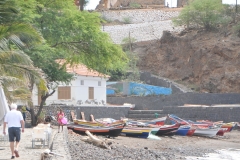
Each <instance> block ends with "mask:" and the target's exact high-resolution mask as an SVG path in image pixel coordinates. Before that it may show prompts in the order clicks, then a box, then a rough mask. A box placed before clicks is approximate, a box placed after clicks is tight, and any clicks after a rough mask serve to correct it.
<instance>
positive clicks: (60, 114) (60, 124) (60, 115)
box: [57, 109, 64, 133]
mask: <svg viewBox="0 0 240 160" xmlns="http://www.w3.org/2000/svg"><path fill="white" fill-rule="evenodd" d="M63 118H64V113H63V111H62V109H60V110H59V113H58V114H57V121H58V133H59V132H60V126H62V131H63V125H64V124H63V123H62V119H63Z"/></svg>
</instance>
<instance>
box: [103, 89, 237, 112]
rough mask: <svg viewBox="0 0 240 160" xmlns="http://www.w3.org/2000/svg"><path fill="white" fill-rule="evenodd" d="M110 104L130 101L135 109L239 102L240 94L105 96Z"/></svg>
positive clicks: (158, 108) (159, 108)
mask: <svg viewBox="0 0 240 160" xmlns="http://www.w3.org/2000/svg"><path fill="white" fill-rule="evenodd" d="M107 102H108V103H111V104H119V105H122V104H123V103H131V104H135V109H136V110H161V109H163V107H167V106H183V105H184V104H201V105H212V104H240V94H237V93H229V94H228V93H223V94H214V93H180V94H172V95H168V96H148V97H139V96H138V97H137V96H135V97H134V96H132V97H107Z"/></svg>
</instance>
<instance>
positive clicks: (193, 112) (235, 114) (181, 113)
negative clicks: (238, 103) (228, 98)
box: [163, 107, 240, 122]
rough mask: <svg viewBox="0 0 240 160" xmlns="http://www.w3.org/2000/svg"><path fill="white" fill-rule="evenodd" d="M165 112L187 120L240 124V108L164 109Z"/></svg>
mask: <svg viewBox="0 0 240 160" xmlns="http://www.w3.org/2000/svg"><path fill="white" fill-rule="evenodd" d="M163 111H164V113H166V114H167V113H168V114H175V115H177V116H178V117H181V118H183V119H186V120H193V121H196V120H211V121H224V122H240V116H239V113H240V107H164V108H163Z"/></svg>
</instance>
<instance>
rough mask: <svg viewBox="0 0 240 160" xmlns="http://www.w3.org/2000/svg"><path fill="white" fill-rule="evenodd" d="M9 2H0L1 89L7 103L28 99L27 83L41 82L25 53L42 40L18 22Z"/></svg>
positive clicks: (29, 27)
mask: <svg viewBox="0 0 240 160" xmlns="http://www.w3.org/2000/svg"><path fill="white" fill-rule="evenodd" d="M12 2H13V1H10V0H9V1H5V0H0V16H1V19H0V21H1V24H0V86H1V87H3V89H4V91H5V94H6V97H7V99H8V101H9V102H14V101H15V100H19V99H20V100H26V99H30V97H31V96H29V92H27V89H28V85H29V81H32V80H34V83H35V84H36V83H38V82H40V81H42V72H41V71H40V70H39V69H38V68H35V67H34V66H33V62H32V61H31V59H30V57H29V56H27V55H26V54H25V53H24V49H30V48H31V47H32V45H36V44H40V43H41V42H42V41H43V38H42V37H41V35H40V34H39V32H38V31H37V30H36V29H35V28H34V27H33V26H32V25H30V24H28V23H23V22H20V21H17V19H16V18H15V17H16V16H17V14H18V13H19V12H18V10H17V9H18V8H15V6H14V5H12V4H11V3H12ZM9 89H11V92H9Z"/></svg>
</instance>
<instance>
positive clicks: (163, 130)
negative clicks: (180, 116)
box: [156, 123, 181, 136]
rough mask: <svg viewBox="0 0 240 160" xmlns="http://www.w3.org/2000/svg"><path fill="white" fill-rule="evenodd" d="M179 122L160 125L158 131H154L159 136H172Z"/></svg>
mask: <svg viewBox="0 0 240 160" xmlns="http://www.w3.org/2000/svg"><path fill="white" fill-rule="evenodd" d="M180 125H181V124H179V123H176V124H173V125H164V126H161V127H160V128H159V130H158V132H157V133H156V135H159V136H172V135H174V134H175V133H176V132H177V130H178V128H179V127H180Z"/></svg>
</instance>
